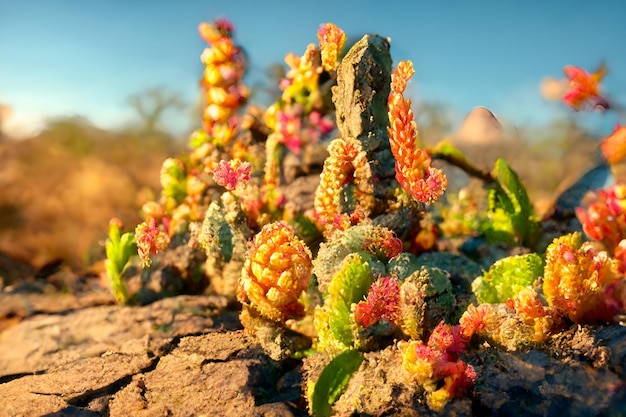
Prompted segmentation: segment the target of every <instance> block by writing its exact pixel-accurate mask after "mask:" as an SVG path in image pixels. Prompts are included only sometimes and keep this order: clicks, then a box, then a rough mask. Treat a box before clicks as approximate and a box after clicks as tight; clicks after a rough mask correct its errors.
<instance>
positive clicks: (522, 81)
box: [0, 0, 626, 132]
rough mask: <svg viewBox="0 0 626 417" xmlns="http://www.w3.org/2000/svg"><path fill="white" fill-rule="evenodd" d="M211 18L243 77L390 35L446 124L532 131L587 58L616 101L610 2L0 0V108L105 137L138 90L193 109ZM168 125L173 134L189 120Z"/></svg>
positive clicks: (622, 97) (621, 17) (619, 29)
mask: <svg viewBox="0 0 626 417" xmlns="http://www.w3.org/2000/svg"><path fill="white" fill-rule="evenodd" d="M217 17H228V18H229V19H230V20H231V21H232V22H233V23H234V24H235V27H236V33H235V38H236V40H237V42H238V43H239V44H241V45H242V46H243V47H244V48H245V49H246V51H247V53H248V56H249V59H250V64H251V66H250V73H249V80H250V81H254V80H258V79H260V78H262V77H263V76H264V71H265V69H266V68H267V66H268V65H269V64H270V63H275V62H283V58H284V55H285V54H286V53H287V52H295V53H297V54H302V53H303V52H304V49H305V47H306V45H307V44H308V43H316V42H317V39H316V31H317V28H318V26H319V25H320V24H321V23H325V22H334V23H336V24H338V25H339V26H340V27H342V28H343V29H344V30H345V31H346V32H347V34H348V36H357V35H360V34H363V33H378V34H380V35H382V36H386V37H390V38H391V39H392V42H391V52H392V57H393V59H394V62H397V61H398V60H401V59H411V60H412V61H413V63H414V65H415V68H416V74H415V76H414V78H413V81H412V86H411V90H410V92H411V95H412V96H413V97H414V100H415V101H417V102H419V101H421V100H427V101H441V102H444V103H446V104H448V105H450V106H451V107H452V109H453V110H454V112H455V114H456V115H457V117H458V118H461V117H462V116H463V115H464V114H466V113H467V112H468V111H469V110H471V109H472V108H473V107H475V106H479V105H482V106H486V107H488V108H490V109H491V110H492V111H493V112H494V113H496V114H497V115H499V116H501V117H503V118H504V119H507V120H510V121H513V122H514V123H516V124H527V123H542V122H544V121H546V120H547V119H549V118H550V117H552V116H553V115H554V114H558V113H561V114H562V113H563V112H564V111H565V110H564V109H563V108H561V107H560V106H559V105H557V104H555V103H549V104H548V103H544V102H543V100H542V99H541V97H540V96H539V92H538V86H539V83H540V81H541V80H542V78H543V77H545V76H555V77H561V76H562V68H563V66H564V65H566V64H573V65H579V66H582V67H584V68H586V69H589V70H593V69H595V68H596V67H597V65H598V64H599V63H600V62H601V61H604V62H606V63H607V65H608V66H609V70H610V73H609V75H608V76H607V77H606V79H605V83H604V86H605V90H606V91H607V92H608V93H610V94H611V96H612V97H613V98H615V99H617V100H619V101H620V102H621V103H623V104H626V54H625V53H624V42H625V41H626V23H625V21H626V2H623V1H621V0H607V1H598V2H592V1H590V0H588V1H579V0H558V1H557V0H552V1H540V0H529V1H517V0H494V1H488V2H480V1H467V0H459V1H452V0H450V1H445V0H441V1H436V0H430V1H419V0H416V1H394V0H387V1H379V0H376V1H367V0H361V1H347V2H341V1H339V0H334V1H327V0H316V1H308V2H299V1H295V0H291V1H282V0H281V1H266V2H260V1H236V0H228V1H226V0H224V1H214V0H203V1H200V0H193V1H180V2H174V1H162V0H152V1H146V0H135V1H130V0H129V1H122V0H110V1H89V0H22V1H10V0H0V103H4V104H7V105H10V106H11V107H12V108H13V110H14V119H15V120H14V123H22V124H26V125H31V126H35V125H36V124H37V123H38V121H40V120H42V119H43V118H45V117H53V116H59V115H69V114H80V115H84V116H87V117H88V118H90V119H91V120H92V121H93V122H94V123H96V124H97V125H99V126H101V127H105V128H109V127H119V126H122V125H124V124H125V123H128V122H129V121H131V120H132V118H133V116H134V114H133V111H132V109H131V108H130V107H129V106H128V105H127V103H126V101H125V100H126V98H127V97H128V96H129V95H130V94H132V93H135V92H138V91H141V90H143V89H145V88H148V87H152V86H163V87H166V88H167V89H169V90H171V91H174V92H177V93H180V94H181V95H182V96H183V97H184V98H185V99H186V100H188V101H189V102H193V101H194V100H196V99H197V97H198V79H199V78H200V76H201V71H202V66H201V64H200V61H199V56H200V54H201V53H202V50H203V49H204V47H205V44H204V43H203V41H202V40H201V39H200V38H199V37H198V35H197V26H198V24H199V23H200V22H201V21H213V20H214V19H215V18H217ZM602 122H603V123H602V125H603V126H606V125H610V124H613V123H615V120H613V119H611V116H607V117H603V118H602ZM170 123H171V128H172V130H174V131H178V132H182V131H184V130H185V129H186V128H187V127H188V125H189V123H190V116H188V115H180V116H179V117H178V118H177V120H175V121H170ZM622 123H624V121H622Z"/></svg>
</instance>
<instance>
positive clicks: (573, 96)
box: [563, 65, 609, 111]
mask: <svg viewBox="0 0 626 417" xmlns="http://www.w3.org/2000/svg"><path fill="white" fill-rule="evenodd" d="M563 72H564V73H565V76H566V77H567V78H568V80H569V90H568V91H567V93H565V95H564V96H563V102H564V103H565V104H567V105H568V106H569V107H571V108H572V109H574V110H576V111H578V110H581V109H585V108H588V107H591V108H595V107H601V108H603V109H608V108H609V103H608V101H607V100H606V99H605V98H604V97H602V96H601V95H600V81H602V78H603V77H604V75H605V74H606V67H604V66H601V67H600V69H598V71H596V72H594V73H592V74H590V73H588V72H587V71H585V70H584V69H582V68H580V67H575V66H573V65H567V66H566V67H565V68H563Z"/></svg>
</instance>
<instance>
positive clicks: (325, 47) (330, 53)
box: [317, 23, 346, 71]
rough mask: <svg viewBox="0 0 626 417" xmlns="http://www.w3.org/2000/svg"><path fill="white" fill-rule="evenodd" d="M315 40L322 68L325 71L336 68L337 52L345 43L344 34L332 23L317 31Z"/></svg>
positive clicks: (322, 26)
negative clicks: (318, 48) (320, 56)
mask: <svg viewBox="0 0 626 417" xmlns="http://www.w3.org/2000/svg"><path fill="white" fill-rule="evenodd" d="M317 39H318V41H319V44H320V51H321V55H322V66H323V67H324V69H325V70H326V71H332V70H335V69H336V68H337V60H338V57H339V51H341V48H343V45H344V44H345V43H346V34H345V32H344V31H343V30H341V29H340V28H339V27H338V26H337V25H335V24H334V23H326V24H323V25H321V26H320V28H319V30H318V31H317Z"/></svg>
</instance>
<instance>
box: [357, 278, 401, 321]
mask: <svg viewBox="0 0 626 417" xmlns="http://www.w3.org/2000/svg"><path fill="white" fill-rule="evenodd" d="M399 300H400V285H399V283H398V279H397V278H394V277H384V278H380V279H378V280H377V281H376V282H374V283H373V284H372V286H371V288H370V290H369V293H368V294H367V301H361V302H360V303H359V304H357V306H356V310H355V311H354V320H355V321H356V322H357V323H359V324H361V325H362V326H363V327H369V326H372V325H374V324H376V323H378V322H379V321H380V320H381V319H385V320H386V321H388V322H390V323H393V322H394V321H396V320H397V319H398V314H399V311H398V301H399Z"/></svg>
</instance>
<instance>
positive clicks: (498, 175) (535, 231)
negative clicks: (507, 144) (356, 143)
mask: <svg viewBox="0 0 626 417" xmlns="http://www.w3.org/2000/svg"><path fill="white" fill-rule="evenodd" d="M492 177H493V178H494V179H495V181H496V184H495V187H493V188H492V189H491V190H490V193H489V210H488V215H487V221H485V222H484V223H483V224H482V226H481V229H482V230H481V231H482V232H483V233H484V234H485V237H486V238H487V240H488V241H490V242H492V243H497V242H503V243H506V244H508V245H523V246H526V247H529V248H533V247H534V246H535V245H536V244H537V242H538V240H539V238H540V235H541V222H540V219H539V218H538V216H537V215H536V214H535V210H534V208H533V206H532V204H531V203H530V200H529V199H528V194H527V193H526V189H525V188H524V185H523V184H522V182H521V181H520V179H519V177H518V176H517V174H516V173H515V172H514V171H513V170H512V169H511V167H509V165H508V164H507V163H506V161H505V160H504V159H502V158H500V159H498V160H497V161H496V163H495V166H494V169H493V172H492Z"/></svg>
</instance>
